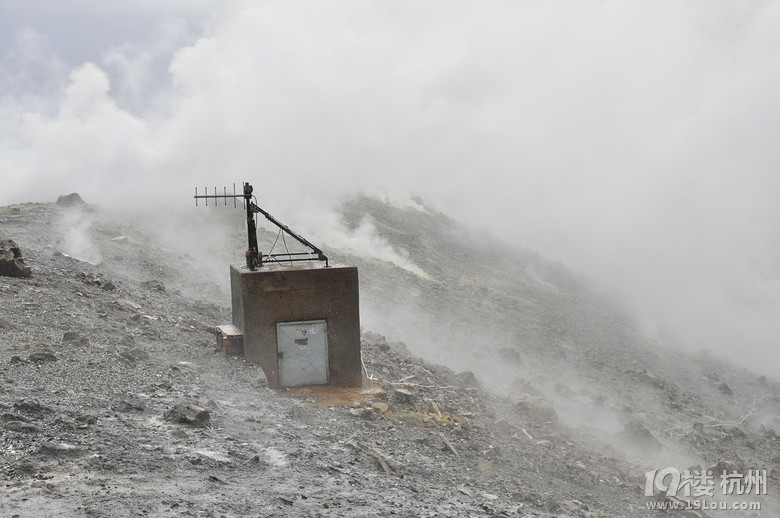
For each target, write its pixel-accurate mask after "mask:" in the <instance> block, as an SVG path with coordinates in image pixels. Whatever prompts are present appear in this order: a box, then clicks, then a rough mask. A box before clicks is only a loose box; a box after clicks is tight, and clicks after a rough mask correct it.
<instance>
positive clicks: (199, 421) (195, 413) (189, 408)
mask: <svg viewBox="0 0 780 518" xmlns="http://www.w3.org/2000/svg"><path fill="white" fill-rule="evenodd" d="M210 417H211V416H210V414H209V411H208V410H206V409H205V408H203V407H202V406H199V405H196V404H195V403H187V402H185V403H179V404H177V405H176V406H174V407H173V408H172V409H170V410H168V411H167V412H165V419H167V420H168V421H171V422H174V423H181V424H188V425H192V426H206V425H207V424H209V419H210Z"/></svg>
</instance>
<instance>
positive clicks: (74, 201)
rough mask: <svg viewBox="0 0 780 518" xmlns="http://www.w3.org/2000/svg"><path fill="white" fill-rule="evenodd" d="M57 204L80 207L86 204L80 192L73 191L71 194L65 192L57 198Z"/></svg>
mask: <svg viewBox="0 0 780 518" xmlns="http://www.w3.org/2000/svg"><path fill="white" fill-rule="evenodd" d="M57 205H59V206H60V207H80V206H82V205H86V203H85V202H84V200H83V199H82V198H81V196H80V195H79V193H77V192H72V193H70V194H63V195H61V196H59V197H58V198H57Z"/></svg>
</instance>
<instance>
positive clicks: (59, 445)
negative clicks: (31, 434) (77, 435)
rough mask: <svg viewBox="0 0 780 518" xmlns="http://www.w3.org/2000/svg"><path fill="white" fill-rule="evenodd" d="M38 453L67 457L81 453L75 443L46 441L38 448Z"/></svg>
mask: <svg viewBox="0 0 780 518" xmlns="http://www.w3.org/2000/svg"><path fill="white" fill-rule="evenodd" d="M38 453H42V454H45V455H55V456H58V457H65V456H72V455H76V454H78V453H80V450H79V449H78V448H77V447H76V446H75V445H73V444H69V443H66V442H45V443H43V444H41V446H40V447H39V448H38Z"/></svg>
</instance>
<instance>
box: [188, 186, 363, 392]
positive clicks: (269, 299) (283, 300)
mask: <svg viewBox="0 0 780 518" xmlns="http://www.w3.org/2000/svg"><path fill="white" fill-rule="evenodd" d="M229 198H232V199H233V201H234V207H236V206H237V205H236V199H238V198H244V208H245V209H246V212H247V237H248V247H247V252H246V260H247V261H246V265H245V266H239V265H231V266H230V290H231V304H232V324H226V325H222V326H218V327H217V344H218V346H219V347H222V348H224V351H225V353H226V354H232V355H241V354H242V355H243V356H244V358H245V359H246V360H247V361H249V362H251V363H256V364H258V365H260V367H261V368H262V369H263V372H264V373H265V375H266V379H267V383H268V386H269V387H273V388H279V387H295V386H303V385H326V384H327V385H337V386H341V387H360V386H361V385H362V382H363V376H362V362H361V358H360V300H359V299H360V297H359V286H358V270H357V268H356V267H354V266H331V265H330V264H329V261H328V258H327V257H326V256H325V254H324V253H323V252H322V250H320V249H319V248H317V247H316V246H314V245H313V244H311V243H310V242H309V241H307V240H306V239H304V238H302V237H301V236H299V235H298V234H296V233H295V232H293V231H292V230H290V228H289V227H287V226H286V225H283V224H282V223H280V222H279V221H278V220H276V219H275V218H274V217H273V216H271V215H270V214H269V213H268V212H266V211H265V210H263V209H262V208H260V207H259V206H257V204H255V203H254V201H253V199H255V198H254V196H252V186H251V185H249V184H248V183H245V184H244V192H243V194H237V193H236V192H235V185H234V186H233V194H228V193H227V189H224V190H223V193H221V194H218V193H217V190H216V188H215V189H214V194H209V191H208V189H206V193H205V194H203V195H199V194H198V191H197V189H196V190H195V200H196V205H197V201H198V200H201V199H205V201H206V205H208V201H209V200H213V201H214V205H217V201H218V200H224V202H225V205H227V200H228V199H229ZM257 214H263V215H264V216H265V217H266V219H268V220H269V221H271V222H272V223H273V224H275V225H276V226H277V227H279V229H280V230H279V231H280V232H285V233H286V234H287V235H289V236H291V237H293V238H294V239H295V240H297V241H298V242H299V243H301V244H302V245H304V246H305V247H307V248H309V249H310V250H311V251H310V252H292V253H291V252H289V251H288V252H286V253H283V254H272V253H269V254H262V253H260V252H259V250H258V244H257V227H256V221H255V219H256V217H257V216H256V215H257ZM323 263H324V264H323Z"/></svg>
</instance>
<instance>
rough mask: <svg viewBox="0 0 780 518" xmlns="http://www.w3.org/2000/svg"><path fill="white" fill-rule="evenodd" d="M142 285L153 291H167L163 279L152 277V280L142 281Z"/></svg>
mask: <svg viewBox="0 0 780 518" xmlns="http://www.w3.org/2000/svg"><path fill="white" fill-rule="evenodd" d="M141 285H142V286H143V287H144V288H148V289H150V290H152V291H159V292H160V293H165V284H163V282H162V281H158V280H155V279H152V280H150V281H146V282H143V283H141Z"/></svg>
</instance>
